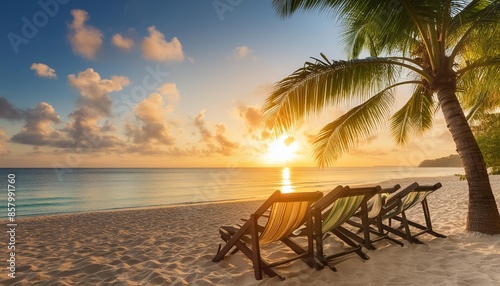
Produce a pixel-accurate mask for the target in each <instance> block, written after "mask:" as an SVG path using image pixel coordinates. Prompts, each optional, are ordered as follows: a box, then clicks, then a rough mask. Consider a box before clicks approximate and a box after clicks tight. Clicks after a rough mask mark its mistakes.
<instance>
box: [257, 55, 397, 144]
mask: <svg viewBox="0 0 500 286" xmlns="http://www.w3.org/2000/svg"><path fill="white" fill-rule="evenodd" d="M396 63H397V64H399V62H397V61H395V60H387V59H383V58H366V59H354V60H350V61H331V62H326V61H321V60H317V61H316V62H314V63H311V62H307V63H306V64H305V65H304V67H303V68H300V69H298V70H297V71H295V72H294V73H293V74H291V75H290V76H288V77H287V78H285V79H283V80H282V81H280V82H278V83H277V84H276V85H275V90H274V91H273V93H272V94H271V95H270V96H269V97H268V98H267V99H266V101H265V102H264V105H263V107H262V112H263V114H264V118H265V120H266V122H267V126H268V127H269V128H270V129H272V130H273V131H274V133H275V134H276V135H278V134H280V133H282V132H286V131H288V130H290V129H291V128H292V127H293V126H294V125H295V123H296V122H297V121H298V120H299V119H302V118H303V117H305V116H309V115H310V114H312V113H315V112H319V111H322V110H323V109H324V107H326V106H328V105H336V104H339V103H341V102H345V101H348V100H353V99H361V100H362V99H366V98H367V97H368V96H369V95H370V94H374V93H377V92H378V91H380V90H381V89H382V87H384V86H385V85H389V84H391V83H392V82H394V80H395V78H397V77H398V71H399V69H400V68H399V66H398V65H396Z"/></svg>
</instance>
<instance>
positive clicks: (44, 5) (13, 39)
mask: <svg viewBox="0 0 500 286" xmlns="http://www.w3.org/2000/svg"><path fill="white" fill-rule="evenodd" d="M69 1H70V0H47V1H44V0H40V1H38V6H40V10H38V11H37V12H35V13H33V15H32V16H31V18H30V19H28V18H27V17H22V18H21V22H22V26H21V35H19V34H16V33H14V32H10V33H8V34H7V38H8V39H9V42H10V45H11V46H12V49H13V50H14V52H15V53H16V54H17V53H19V46H20V45H21V44H27V43H29V40H31V39H33V38H34V37H35V36H36V35H37V34H38V31H39V29H40V28H43V27H45V26H47V24H48V23H49V19H50V18H54V17H55V16H56V15H57V14H58V13H59V6H60V5H65V4H68V3H69Z"/></svg>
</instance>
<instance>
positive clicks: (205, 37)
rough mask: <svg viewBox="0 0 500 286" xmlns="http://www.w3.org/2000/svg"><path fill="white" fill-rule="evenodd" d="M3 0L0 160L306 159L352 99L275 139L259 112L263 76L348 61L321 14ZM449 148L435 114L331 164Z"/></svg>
mask: <svg viewBox="0 0 500 286" xmlns="http://www.w3.org/2000/svg"><path fill="white" fill-rule="evenodd" d="M0 7H1V9H0V35H2V37H3V40H2V41H0V53H1V57H0V58H1V61H0V79H1V80H0V167H54V168H65V167H66V168H77V167H227V166H242V167H266V166H284V165H286V166H301V167H313V166H316V164H315V161H314V157H313V150H312V142H313V141H314V136H315V135H316V134H317V132H318V131H319V130H320V129H321V128H322V127H323V126H324V125H325V124H327V123H328V122H330V121H332V120H334V119H335V118H336V117H338V116H339V115H341V114H342V112H345V111H347V110H348V109H349V108H351V107H353V106H347V105H346V106H336V107H332V108H328V109H327V110H325V111H324V112H323V113H321V114H318V115H317V116H313V117H310V118H307V119H306V120H304V122H303V123H302V124H300V125H299V126H298V127H297V128H296V129H294V130H291V131H290V133H289V134H286V135H284V136H282V137H279V138H274V137H273V136H270V134H269V132H268V131H267V130H266V128H265V122H264V120H263V118H262V115H261V113H260V108H261V106H262V104H263V102H264V101H265V99H266V97H267V96H268V95H269V94H270V93H271V92H272V90H273V85H274V84H275V83H276V82H278V81H279V80H280V79H282V78H284V77H286V76H287V75H289V74H291V73H292V72H293V71H295V70H296V69H298V68H300V67H302V66H303V64H304V62H305V61H308V60H310V57H319V54H320V53H321V52H322V53H324V54H326V55H327V56H328V57H329V58H331V59H346V54H347V53H346V48H345V46H344V44H343V42H342V40H341V33H342V29H341V26H340V25H339V22H338V21H337V20H336V19H334V18H333V17H332V16H331V15H329V14H320V13H317V12H307V13H297V14H295V15H293V16H292V17H289V18H285V19H283V18H280V17H279V16H277V14H276V13H275V10H274V9H273V7H272V5H271V1H264V0H262V1H260V0H259V1H250V0H213V1H212V0H207V1H202V0H171V1H140V0H128V1H117V0H111V1H96V0H90V1H79V0H73V1H71V0H40V1H6V0H3V1H2V0H0ZM407 93H408V92H407V91H406V92H405V90H399V91H398V96H397V98H398V102H397V104H396V107H395V108H397V107H398V105H399V107H400V106H402V104H403V102H404V99H405V97H406V98H408V97H407V95H406V94H407ZM454 150H455V147H454V144H453V141H452V140H451V136H450V135H449V132H448V131H447V129H446V126H445V124H444V120H443V119H442V117H441V116H440V115H439V114H438V115H436V118H435V124H434V128H433V129H432V130H431V131H429V132H428V133H426V134H424V135H423V136H421V137H418V138H413V139H412V141H410V142H409V144H408V145H406V146H397V145H396V144H395V143H393V141H392V140H391V138H390V135H389V132H388V131H387V130H386V129H381V130H380V131H379V132H378V133H374V135H373V137H372V139H371V140H370V141H369V142H364V143H363V144H360V145H359V146H358V147H357V148H355V149H354V150H351V152H350V153H349V154H346V155H345V156H343V157H342V158H340V159H339V160H338V161H337V162H336V163H335V164H334V165H333V166H337V167H349V166H353V167H359V166H367V167H368V166H408V165H418V163H419V162H420V161H422V160H424V159H429V158H437V157H443V156H448V155H450V154H452V153H454V152H455V151H454Z"/></svg>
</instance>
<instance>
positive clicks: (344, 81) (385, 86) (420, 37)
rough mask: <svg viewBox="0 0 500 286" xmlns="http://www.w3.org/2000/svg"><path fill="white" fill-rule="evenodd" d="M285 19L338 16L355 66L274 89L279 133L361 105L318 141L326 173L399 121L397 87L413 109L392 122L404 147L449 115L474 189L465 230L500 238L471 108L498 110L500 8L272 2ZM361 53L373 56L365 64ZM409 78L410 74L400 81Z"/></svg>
mask: <svg viewBox="0 0 500 286" xmlns="http://www.w3.org/2000/svg"><path fill="white" fill-rule="evenodd" d="M273 4H274V7H275V8H276V10H277V12H278V14H279V15H280V16H282V17H286V16H290V15H291V14H293V13H294V12H296V11H298V10H320V11H323V12H330V13H333V14H334V15H337V16H338V19H339V21H340V22H341V23H342V24H343V26H344V35H343V36H344V41H345V43H346V44H347V47H348V48H349V54H350V55H349V58H350V59H349V60H346V61H341V60H329V59H328V58H327V57H326V56H324V55H323V54H321V58H313V60H314V61H311V62H306V63H305V65H304V66H303V67H302V68H300V69H298V70H296V71H295V72H294V73H292V74H291V75H289V76H288V77H286V78H285V79H283V80H281V81H280V82H278V83H276V85H275V89H274V91H273V92H272V94H271V95H270V96H269V97H268V98H267V99H266V101H265V103H264V106H263V113H264V115H265V118H266V121H267V124H268V126H269V127H270V128H272V129H273V131H274V132H275V133H276V134H280V133H283V132H287V131H289V130H291V129H292V128H293V127H294V126H296V125H297V123H298V121H300V120H302V119H303V118H304V117H308V116H310V115H312V114H314V113H318V112H320V111H323V110H324V109H325V107H327V106H329V105H338V104H340V103H343V102H351V103H352V102H355V101H356V100H357V101H359V102H362V103H361V104H359V105H357V106H355V107H354V108H352V109H350V110H349V111H348V112H346V113H345V114H344V115H342V116H340V117H338V118H337V119H336V120H334V121H333V122H331V123H329V124H327V125H326V126H325V127H323V129H322V130H321V131H320V132H319V134H318V135H317V138H316V141H315V143H314V151H315V157H316V161H317V163H318V164H319V165H320V166H328V165H330V164H331V163H332V162H334V161H335V160H336V159H337V158H338V157H339V156H341V155H342V154H343V153H345V152H347V151H348V150H349V149H350V148H352V147H353V146H356V145H357V144H358V143H360V142H362V141H363V140H366V139H368V138H369V137H370V136H372V135H373V132H374V130H377V129H378V128H379V127H381V126H383V125H384V124H385V123H386V121H387V120H386V119H387V118H389V116H390V115H391V114H390V113H391V107H392V104H393V102H394V100H395V94H394V90H395V88H396V87H399V86H410V87H412V94H411V96H410V98H409V100H408V102H407V103H406V104H405V105H404V106H403V107H402V108H401V109H399V110H398V111H396V112H395V113H394V114H392V116H390V120H389V125H390V131H391V134H392V135H393V137H394V139H395V141H396V143H398V144H404V143H406V142H407V141H408V139H409V137H410V136H411V135H419V134H421V133H423V132H424V131H426V130H429V129H430V128H431V127H432V123H433V122H432V121H433V116H434V113H435V112H436V111H438V110H441V111H442V112H443V114H444V118H445V120H446V123H447V125H448V129H449V130H450V132H451V135H452V137H453V140H454V142H455V144H456V148H457V152H458V153H459V155H460V158H461V161H462V163H463V166H464V169H465V174H466V178H467V181H468V186H469V211H468V217H467V229H468V230H470V231H479V232H483V233H489V234H497V233H500V216H499V213H498V208H497V205H496V202H495V198H494V196H493V192H492V189H491V185H490V182H489V177H488V173H487V170H486V165H485V163H484V159H483V156H482V154H481V151H480V149H479V147H478V144H477V142H476V140H475V139H474V135H473V133H472V131H471V128H470V126H469V124H468V120H467V119H468V118H467V117H466V115H465V112H464V110H465V111H470V114H469V117H472V116H473V115H474V114H479V113H486V112H488V111H489V110H491V109H493V108H495V107H498V106H499V105H500V96H499V90H500V80H499V78H500V48H499V47H500V36H499V35H500V24H499V23H500V8H499V7H500V1H499V0H495V1H491V0H490V1H488V0H467V1H465V0H462V1H459V0H442V1H438V0H388V1H384V0H363V1H358V0H323V1H321V0H274V1H273ZM362 51H368V52H369V53H370V55H371V57H368V58H364V59H360V58H359V55H360V53H361V52H362ZM401 75H404V76H401Z"/></svg>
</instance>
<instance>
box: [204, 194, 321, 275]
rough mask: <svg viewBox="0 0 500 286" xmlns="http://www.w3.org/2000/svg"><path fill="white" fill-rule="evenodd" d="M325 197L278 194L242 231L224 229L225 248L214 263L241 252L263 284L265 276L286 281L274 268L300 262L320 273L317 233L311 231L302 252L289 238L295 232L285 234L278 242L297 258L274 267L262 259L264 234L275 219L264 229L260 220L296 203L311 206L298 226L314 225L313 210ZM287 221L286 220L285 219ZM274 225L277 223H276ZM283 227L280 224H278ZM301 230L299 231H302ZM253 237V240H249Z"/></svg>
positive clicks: (274, 195) (261, 207)
mask: <svg viewBox="0 0 500 286" xmlns="http://www.w3.org/2000/svg"><path fill="white" fill-rule="evenodd" d="M322 196H323V193H321V192H308V193H281V192H280V191H276V192H274V193H273V194H272V195H271V196H270V197H269V198H268V199H267V200H266V201H265V202H264V203H263V204H262V205H261V206H260V207H259V208H258V209H257V211H255V212H254V213H253V214H251V215H250V219H249V220H247V221H246V222H245V223H244V224H243V225H242V226H241V227H240V228H239V229H237V228H232V227H224V226H223V227H221V228H220V229H219V233H220V235H221V238H222V239H223V240H224V241H225V242H226V244H225V245H224V247H222V248H221V245H219V249H218V251H217V254H216V255H215V257H214V258H213V259H212V261H214V262H218V261H220V260H221V259H223V258H224V256H225V255H226V254H227V253H228V252H229V250H231V249H232V248H233V247H236V249H237V250H240V251H241V252H242V253H243V254H244V255H245V256H247V257H248V258H249V259H250V260H251V261H252V263H253V267H254V275H255V279H257V280H261V279H262V277H263V273H265V274H266V275H268V276H269V277H275V276H278V277H279V278H280V279H282V280H284V277H283V276H281V275H279V274H278V273H277V272H275V271H274V270H273V269H272V268H273V267H276V266H279V265H282V264H285V263H289V262H291V261H294V260H297V259H301V258H302V259H303V260H304V261H305V262H306V263H307V264H308V265H309V266H310V267H315V268H317V269H320V265H319V264H318V263H316V261H315V259H314V243H313V233H312V230H310V231H308V233H307V239H308V245H307V249H304V248H302V247H301V246H300V245H298V244H297V243H295V242H294V241H293V240H291V239H290V238H289V237H288V235H287V234H289V233H288V232H290V233H291V232H292V231H293V230H295V229H291V230H288V231H284V232H283V233H282V234H281V235H279V236H278V237H277V239H276V241H281V242H283V243H284V244H285V245H287V246H288V247H289V248H291V249H292V250H293V251H294V252H295V253H296V254H297V255H296V256H294V257H291V258H288V259H284V260H281V261H278V262H274V263H268V262H266V261H264V260H263V259H262V257H261V255H260V251H261V243H260V240H261V238H262V234H263V233H264V232H265V231H266V227H267V226H268V225H269V224H270V220H272V216H269V218H268V221H267V222H266V224H265V225H264V226H261V225H259V221H258V220H259V218H261V217H263V216H264V214H265V213H266V212H267V210H268V209H270V208H271V207H273V205H274V204H275V203H294V202H307V204H308V205H307V211H306V213H305V215H304V218H302V219H301V221H296V222H295V223H296V224H295V225H298V226H300V225H301V224H304V223H306V224H309V225H312V216H311V212H310V206H311V204H312V203H313V202H315V201H317V200H318V199H320V198H321V197H322ZM281 218H283V219H286V218H284V217H281ZM273 223H274V222H273ZM278 223H280V222H278ZM298 226H297V227H298ZM248 235H250V237H248ZM247 243H248V244H250V245H251V248H249V247H248V246H247Z"/></svg>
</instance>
